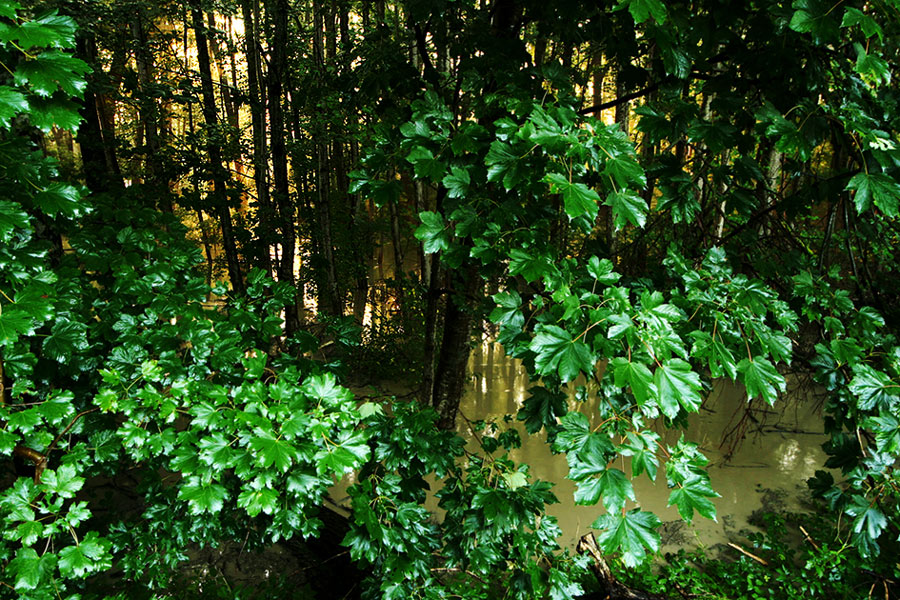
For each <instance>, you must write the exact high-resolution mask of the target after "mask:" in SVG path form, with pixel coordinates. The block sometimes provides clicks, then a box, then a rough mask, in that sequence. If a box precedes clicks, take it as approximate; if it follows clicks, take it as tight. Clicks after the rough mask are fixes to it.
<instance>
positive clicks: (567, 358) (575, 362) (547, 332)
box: [529, 324, 594, 383]
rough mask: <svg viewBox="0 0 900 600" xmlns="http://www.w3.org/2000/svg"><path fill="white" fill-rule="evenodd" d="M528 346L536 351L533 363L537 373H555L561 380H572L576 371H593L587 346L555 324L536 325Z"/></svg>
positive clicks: (592, 359) (576, 373)
mask: <svg viewBox="0 0 900 600" xmlns="http://www.w3.org/2000/svg"><path fill="white" fill-rule="evenodd" d="M529 347H530V349H531V350H532V351H533V352H534V353H535V354H537V356H536V357H535V359H534V365H535V368H536V369H537V371H538V373H540V374H541V375H549V374H557V373H558V374H559V377H560V379H561V380H562V382H563V383H566V382H568V381H572V380H573V379H575V377H577V376H578V374H579V373H580V372H582V371H583V372H585V373H591V372H592V371H593V370H594V358H593V356H592V355H591V350H590V348H588V346H587V345H586V344H585V343H584V342H582V341H580V340H578V341H576V340H573V339H572V335H571V334H570V333H569V332H568V331H566V330H565V329H563V328H561V327H558V326H556V325H543V324H541V325H538V327H537V334H536V335H535V336H534V339H532V340H531V344H530V346H529Z"/></svg>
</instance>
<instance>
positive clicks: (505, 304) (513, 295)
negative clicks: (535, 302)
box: [490, 290, 525, 329]
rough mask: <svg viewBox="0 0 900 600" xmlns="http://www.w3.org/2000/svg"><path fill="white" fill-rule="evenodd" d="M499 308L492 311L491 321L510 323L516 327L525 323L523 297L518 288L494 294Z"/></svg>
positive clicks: (498, 323)
mask: <svg viewBox="0 0 900 600" xmlns="http://www.w3.org/2000/svg"><path fill="white" fill-rule="evenodd" d="M492 298H493V300H494V302H496V303H497V305H498V306H497V308H495V309H494V310H492V311H491V316H490V319H491V323H496V324H497V325H509V326H510V327H514V328H516V329H518V328H521V327H522V326H523V325H525V315H523V314H522V297H521V296H520V295H519V292H517V291H516V290H507V291H505V292H499V293H497V294H494V295H493V296H492Z"/></svg>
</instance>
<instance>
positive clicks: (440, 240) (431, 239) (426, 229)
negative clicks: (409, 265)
mask: <svg viewBox="0 0 900 600" xmlns="http://www.w3.org/2000/svg"><path fill="white" fill-rule="evenodd" d="M419 218H420V219H421V220H422V224H421V225H420V226H419V227H418V228H417V229H416V232H415V236H416V239H417V240H419V241H421V242H422V243H423V244H424V250H425V254H434V253H435V252H440V251H441V250H446V249H447V248H449V247H450V235H449V234H448V232H447V226H446V224H445V223H444V218H443V217H441V215H439V214H438V213H435V212H430V211H424V212H420V213H419Z"/></svg>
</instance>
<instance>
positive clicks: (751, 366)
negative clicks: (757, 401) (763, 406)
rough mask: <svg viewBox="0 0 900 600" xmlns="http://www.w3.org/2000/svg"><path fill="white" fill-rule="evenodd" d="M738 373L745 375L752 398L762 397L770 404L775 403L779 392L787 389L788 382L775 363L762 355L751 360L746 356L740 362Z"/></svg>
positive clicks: (745, 381)
mask: <svg viewBox="0 0 900 600" xmlns="http://www.w3.org/2000/svg"><path fill="white" fill-rule="evenodd" d="M737 370H738V373H740V374H741V375H743V381H744V386H745V387H746V388H747V395H748V396H749V397H750V398H762V399H763V400H765V401H766V402H767V403H768V404H769V406H772V405H773V404H775V401H776V400H777V399H778V392H779V391H780V392H784V391H785V390H786V389H787V383H786V382H785V380H784V377H782V376H781V373H779V372H778V370H777V369H775V367H774V365H772V363H770V362H769V361H768V360H766V359H765V358H763V357H761V356H756V357H754V358H753V360H752V361H751V360H750V359H747V358H745V359H744V360H742V361H741V362H739V363H738V366H737Z"/></svg>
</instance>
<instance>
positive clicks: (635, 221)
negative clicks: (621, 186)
mask: <svg viewBox="0 0 900 600" xmlns="http://www.w3.org/2000/svg"><path fill="white" fill-rule="evenodd" d="M604 204H606V205H607V206H611V207H612V212H613V223H614V225H615V228H616V231H618V230H620V229H622V228H623V227H625V225H627V224H628V223H631V224H632V225H634V226H635V227H643V226H644V224H645V223H646V222H647V203H646V202H644V199H643V198H641V197H640V196H638V195H637V194H635V193H634V192H631V191H627V190H626V191H620V192H615V193H612V194H610V195H609V196H607V197H606V202H604Z"/></svg>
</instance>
